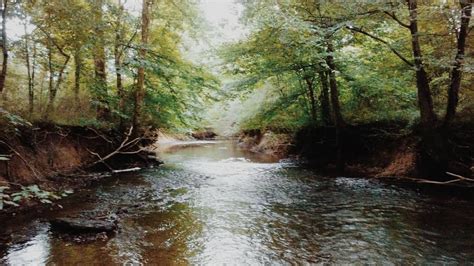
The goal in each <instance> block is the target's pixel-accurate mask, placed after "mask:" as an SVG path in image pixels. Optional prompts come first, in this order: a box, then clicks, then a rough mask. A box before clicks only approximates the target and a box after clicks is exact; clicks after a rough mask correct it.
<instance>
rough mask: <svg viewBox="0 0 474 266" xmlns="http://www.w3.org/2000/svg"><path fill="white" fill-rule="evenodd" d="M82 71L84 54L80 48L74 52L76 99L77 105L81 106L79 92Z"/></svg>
mask: <svg viewBox="0 0 474 266" xmlns="http://www.w3.org/2000/svg"><path fill="white" fill-rule="evenodd" d="M81 72H82V55H81V52H80V48H79V49H77V50H76V53H74V100H75V102H76V107H79V93H80V91H81Z"/></svg>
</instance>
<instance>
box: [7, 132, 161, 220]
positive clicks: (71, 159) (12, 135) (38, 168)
mask: <svg viewBox="0 0 474 266" xmlns="http://www.w3.org/2000/svg"><path fill="white" fill-rule="evenodd" d="M4 125H6V126H3V127H2V130H1V132H0V157H1V158H3V159H2V160H1V161H0V187H4V189H3V191H2V193H0V194H2V195H8V194H12V193H14V192H18V191H20V190H24V188H25V187H27V186H31V185H37V186H38V187H39V188H40V189H41V191H43V190H44V191H49V192H57V193H56V194H57V195H59V194H60V192H61V191H65V190H71V189H76V188H80V187H85V186H88V185H90V184H91V183H93V182H94V181H96V180H98V179H101V178H103V177H106V176H109V175H110V174H112V173H113V172H114V171H117V170H118V171H120V170H123V169H130V168H132V167H137V166H145V165H146V164H149V163H154V160H153V159H150V157H151V156H150V154H148V152H146V151H142V150H141V149H142V148H141V147H144V146H146V145H148V144H149V142H150V141H149V140H148V139H145V138H132V137H131V136H129V135H127V133H129V132H126V133H123V132H119V131H117V130H114V129H96V128H93V127H79V126H58V125H53V124H46V123H43V124H35V125H31V124H28V123H19V124H11V123H10V124H5V123H4ZM32 193H33V192H32ZM7 197H8V196H7ZM45 199H47V198H45ZM5 200H12V197H10V198H5ZM39 200H40V199H39V198H35V197H34V194H33V195H32V197H31V198H30V199H21V200H19V201H17V202H16V203H18V204H19V205H20V208H18V207H11V206H9V205H7V204H5V205H4V210H3V211H0V212H4V213H5V212H6V213H9V212H18V211H24V210H25V209H28V208H30V207H32V206H35V205H37V203H38V201H39ZM49 200H50V199H48V201H49Z"/></svg>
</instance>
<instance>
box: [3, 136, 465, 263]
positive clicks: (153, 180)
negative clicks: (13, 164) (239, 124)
mask: <svg viewBox="0 0 474 266" xmlns="http://www.w3.org/2000/svg"><path fill="white" fill-rule="evenodd" d="M162 157H163V159H164V160H165V162H166V164H165V165H164V166H160V167H159V168H156V169H148V170H145V171H142V172H140V173H134V174H127V175H121V176H117V177H113V178H110V179H109V180H107V181H106V182H104V183H103V184H101V185H100V186H99V187H96V188H93V189H92V188H91V189H89V190H86V191H83V192H80V193H77V195H74V196H72V197H71V198H69V199H68V200H66V201H65V202H63V205H64V206H65V209H64V210H62V211H59V212H54V213H52V214H51V216H64V215H73V216H106V215H115V214H116V213H118V214H117V215H118V216H119V217H120V231H119V232H118V233H117V235H116V236H115V237H114V238H112V239H110V240H109V241H98V242H93V243H88V244H75V243H72V242H70V241H66V240H62V239H61V238H60V237H58V236H57V235H55V234H53V233H51V231H50V225H49V223H48V222H45V221H41V220H33V221H28V222H19V223H17V224H16V225H14V226H13V225H10V226H8V227H6V228H0V264H7V265H28V264H33V265H42V264H49V265H92V264H99V262H100V264H104V265H107V264H120V265H121V264H124V263H128V264H160V265H170V264H172V265H186V264H206V265H208V264H209V265H212V264H217V265H222V264H227V265H236V264H239V265H261V264H284V265H286V264H295V263H297V264H302V263H303V264H307V263H318V262H319V263H321V262H329V263H351V262H362V263H364V262H375V263H387V262H391V263H407V262H410V263H463V262H464V263H465V262H471V263H472V262H474V203H473V202H472V201H465V200H461V199H458V198H453V197H446V196H443V197H440V196H435V195H432V194H425V193H421V192H418V191H417V190H414V189H406V188H402V187H399V186H396V185H390V184H385V183H382V182H379V181H377V180H369V179H357V178H347V177H338V178H334V177H324V176H319V175H317V174H315V173H314V172H313V171H311V170H307V169H304V168H302V167H300V166H298V165H296V164H294V163H292V162H290V161H285V160H283V161H278V160H277V159H275V158H271V157H266V156H259V155H256V154H252V153H248V152H244V151H241V150H239V149H238V148H237V147H236V146H235V145H234V144H233V143H231V142H216V143H212V142H207V143H202V144H200V145H192V144H189V143H188V144H187V145H186V147H185V148H184V147H180V148H177V147H176V146H174V148H171V149H167V150H166V152H163V154H162Z"/></svg>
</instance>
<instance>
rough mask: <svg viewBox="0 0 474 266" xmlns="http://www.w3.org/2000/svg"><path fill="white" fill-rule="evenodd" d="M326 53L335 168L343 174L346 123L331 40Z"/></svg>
mask: <svg viewBox="0 0 474 266" xmlns="http://www.w3.org/2000/svg"><path fill="white" fill-rule="evenodd" d="M327 51H328V55H327V57H326V64H327V65H328V67H329V70H328V74H329V75H328V76H329V89H330V92H331V105H332V110H333V115H334V125H335V127H336V168H337V170H338V171H339V172H344V167H345V160H344V149H343V147H344V143H343V140H344V137H343V134H344V132H343V131H344V127H345V125H346V123H345V122H344V119H343V117H342V113H341V107H340V103H339V89H338V87H337V81H336V64H335V63H334V56H333V53H334V47H333V44H332V42H331V40H327Z"/></svg>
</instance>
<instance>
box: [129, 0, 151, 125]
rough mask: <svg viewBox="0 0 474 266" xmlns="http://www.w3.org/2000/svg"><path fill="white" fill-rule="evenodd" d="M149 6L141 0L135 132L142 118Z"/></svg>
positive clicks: (146, 0) (149, 0) (134, 119)
mask: <svg viewBox="0 0 474 266" xmlns="http://www.w3.org/2000/svg"><path fill="white" fill-rule="evenodd" d="M150 7H151V0H143V6H142V33H141V35H142V43H141V47H140V51H139V57H140V59H141V60H142V63H141V64H140V66H139V67H138V76H137V86H136V89H135V109H134V112H133V127H134V129H135V134H137V133H138V132H140V130H141V127H140V126H141V122H142V121H141V120H142V115H143V114H142V109H143V101H144V98H145V67H144V65H143V61H144V60H145V58H146V54H147V47H146V46H147V45H148V27H149V24H150Z"/></svg>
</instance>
